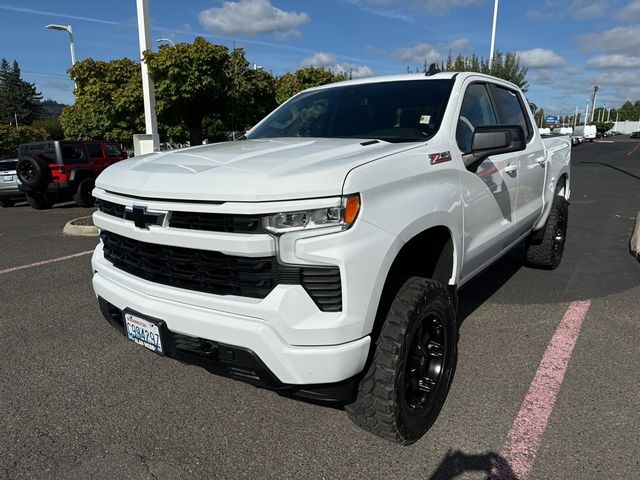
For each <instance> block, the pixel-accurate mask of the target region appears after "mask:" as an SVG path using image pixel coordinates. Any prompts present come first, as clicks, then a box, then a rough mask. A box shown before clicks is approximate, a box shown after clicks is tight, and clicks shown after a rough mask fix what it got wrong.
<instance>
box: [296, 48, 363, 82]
mask: <svg viewBox="0 0 640 480" xmlns="http://www.w3.org/2000/svg"><path fill="white" fill-rule="evenodd" d="M300 66H301V67H316V68H326V69H327V70H329V71H331V72H333V73H343V74H345V75H347V76H351V77H352V78H363V77H370V76H372V75H373V71H372V70H371V69H370V68H369V67H367V66H366V65H354V64H352V63H339V62H338V59H337V58H336V56H335V55H334V54H333V53H324V52H318V53H315V54H313V55H311V56H310V57H307V58H305V59H304V60H302V62H300Z"/></svg>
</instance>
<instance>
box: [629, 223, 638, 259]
mask: <svg viewBox="0 0 640 480" xmlns="http://www.w3.org/2000/svg"><path fill="white" fill-rule="evenodd" d="M629 252H631V255H633V256H634V257H635V258H636V260H638V262H640V212H638V216H637V217H636V226H635V227H634V228H633V235H632V236H631V240H630V241H629Z"/></svg>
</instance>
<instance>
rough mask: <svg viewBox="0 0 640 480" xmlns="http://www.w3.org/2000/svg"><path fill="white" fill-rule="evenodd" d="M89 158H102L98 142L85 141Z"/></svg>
mask: <svg viewBox="0 0 640 480" xmlns="http://www.w3.org/2000/svg"><path fill="white" fill-rule="evenodd" d="M86 146H87V153H88V154H89V158H102V146H101V145H100V144H99V143H87V144H86Z"/></svg>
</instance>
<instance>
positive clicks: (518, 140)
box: [464, 125, 527, 173]
mask: <svg viewBox="0 0 640 480" xmlns="http://www.w3.org/2000/svg"><path fill="white" fill-rule="evenodd" d="M526 148H527V140H526V139H525V136H524V129H523V128H522V126H521V125H488V126H482V127H476V128H475V129H474V130H473V138H472V140H471V152H470V153H469V154H468V155H465V157H464V164H465V166H466V167H467V170H469V171H470V172H474V173H475V172H476V170H478V167H479V166H480V164H481V163H482V162H483V161H484V160H485V159H486V158H487V157H490V156H492V155H500V154H502V153H511V152H519V151H522V150H524V149H526Z"/></svg>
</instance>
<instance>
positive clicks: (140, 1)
mask: <svg viewBox="0 0 640 480" xmlns="http://www.w3.org/2000/svg"><path fill="white" fill-rule="evenodd" d="M136 7H137V11H138V39H139V41H140V68H141V70H142V98H143V101H144V124H145V130H146V133H147V135H146V136H145V138H142V139H141V142H140V150H141V151H140V152H136V155H139V154H140V153H153V152H157V151H159V150H160V137H159V136H158V120H157V118H156V96H155V92H154V87H153V78H152V77H151V74H150V73H149V66H148V65H147V62H145V61H144V55H143V53H144V51H145V50H151V28H150V27H149V0H136ZM135 144H136V137H134V146H135Z"/></svg>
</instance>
